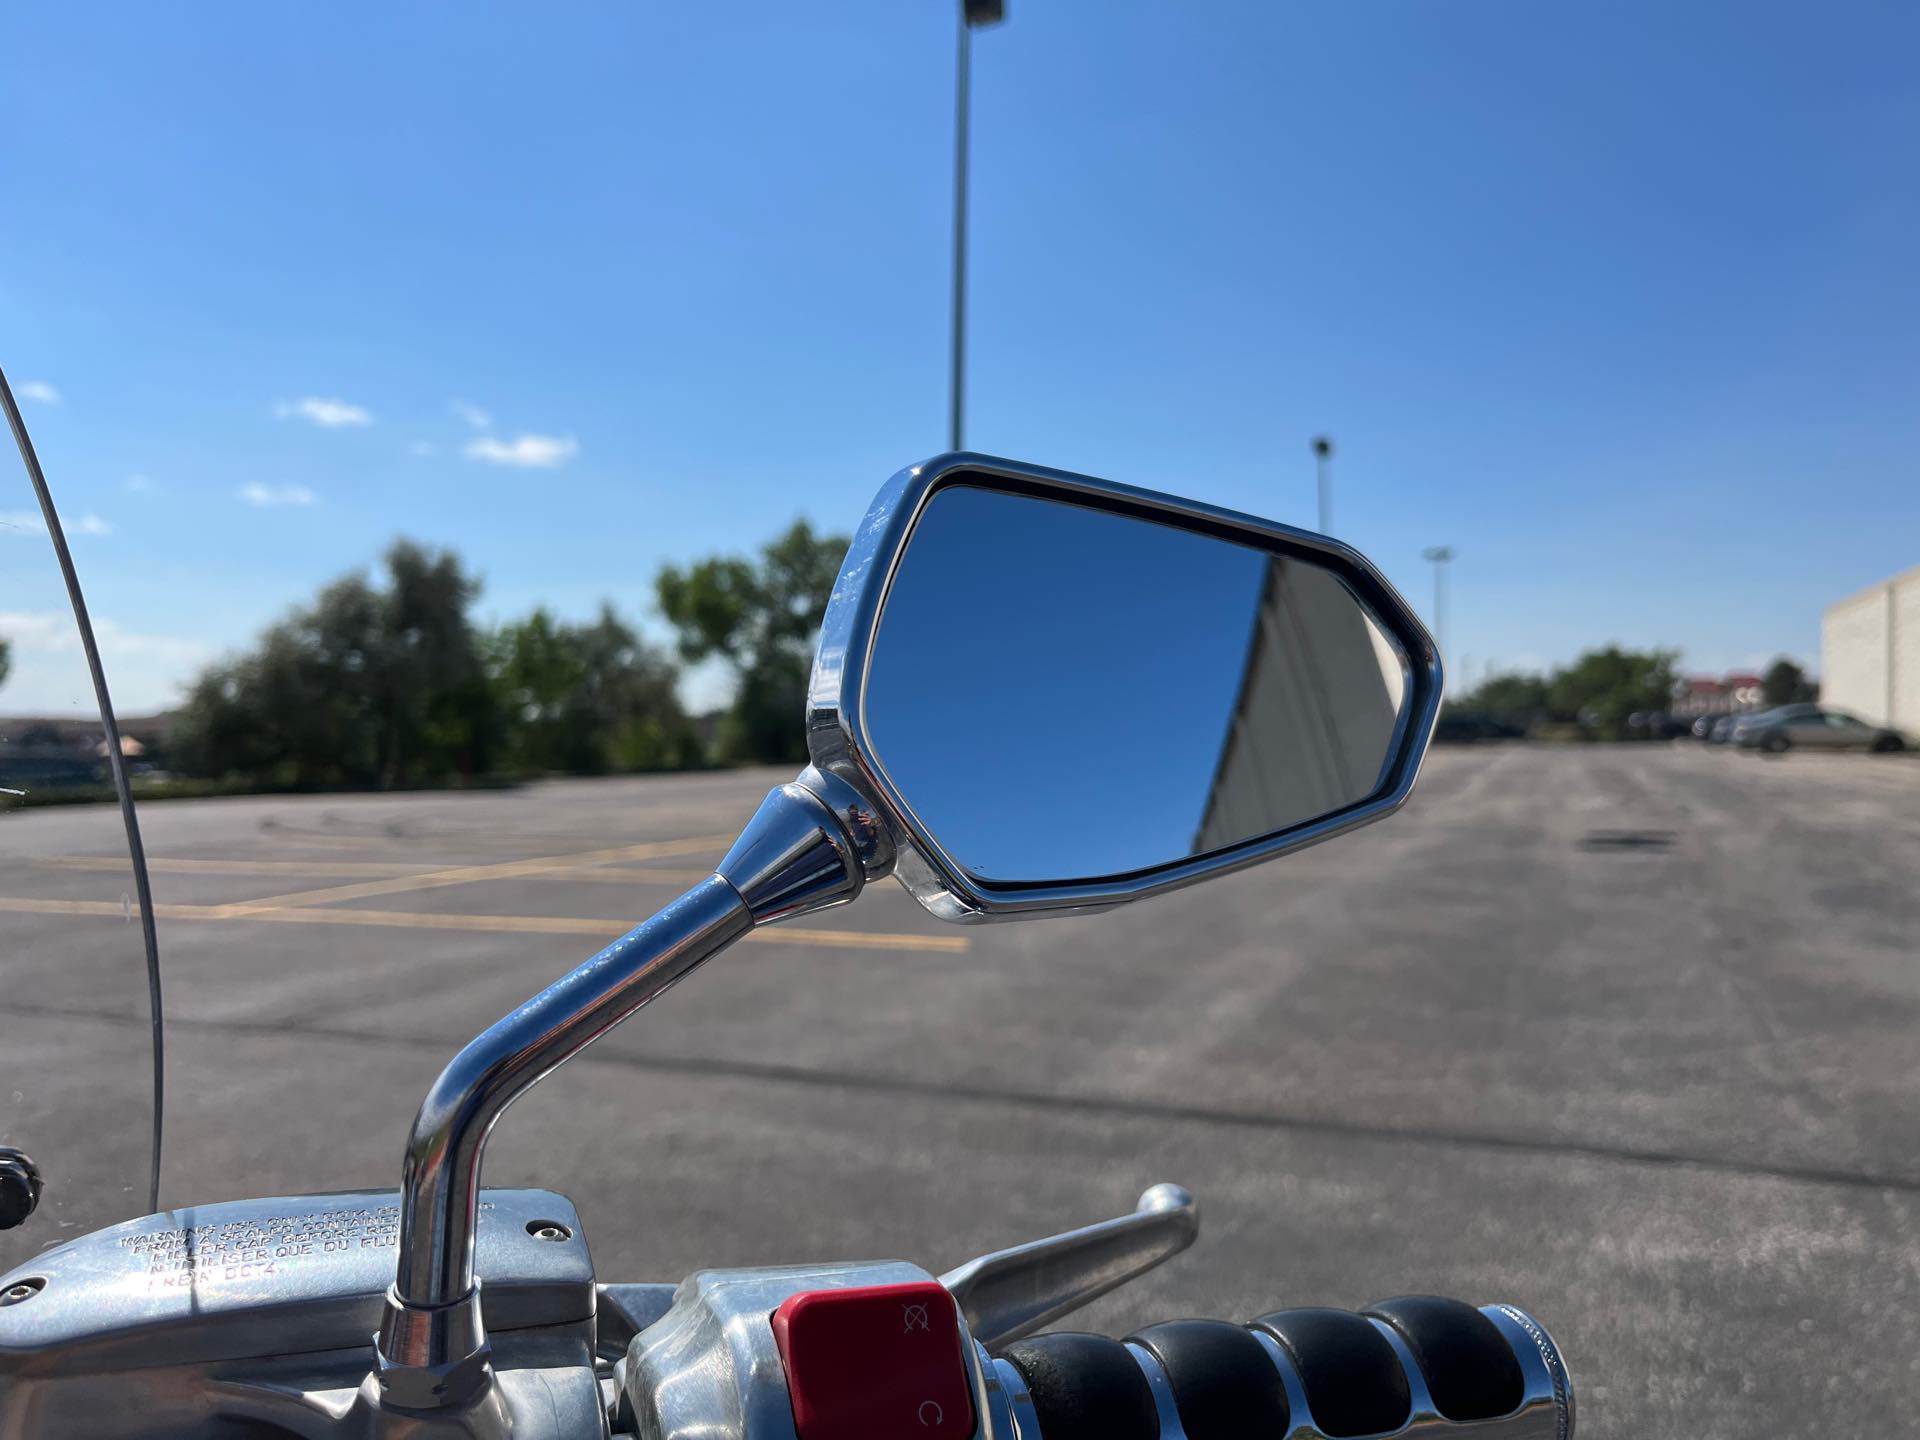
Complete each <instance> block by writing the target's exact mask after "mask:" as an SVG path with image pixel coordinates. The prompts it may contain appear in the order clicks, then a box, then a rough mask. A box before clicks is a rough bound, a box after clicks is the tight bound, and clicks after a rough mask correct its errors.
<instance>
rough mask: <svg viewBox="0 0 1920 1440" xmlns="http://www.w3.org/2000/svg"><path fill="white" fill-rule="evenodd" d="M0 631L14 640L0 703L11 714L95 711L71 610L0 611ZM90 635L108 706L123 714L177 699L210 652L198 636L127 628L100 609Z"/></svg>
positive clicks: (141, 710) (212, 654)
mask: <svg viewBox="0 0 1920 1440" xmlns="http://www.w3.org/2000/svg"><path fill="white" fill-rule="evenodd" d="M0 635H3V636H5V637H6V638H7V640H8V641H9V642H10V643H11V645H12V647H13V667H12V669H11V671H10V672H9V673H8V675H7V681H6V685H5V687H4V688H0V709H4V710H6V711H8V712H9V713H12V714H16V715H17V714H31V713H35V712H38V713H41V714H59V713H63V712H72V711H79V712H80V713H82V714H85V715H92V714H93V713H94V710H93V703H94V702H93V682H92V680H91V679H90V678H89V676H88V674H87V661H86V655H85V652H83V651H82V650H81V648H80V632H79V630H78V629H77V628H76V627H75V625H74V623H73V615H72V614H71V613H70V612H68V611H66V610H11V611H0ZM93 638H94V640H95V641H96V642H97V643H98V644H99V646H100V658H101V662H102V663H103V664H104V665H105V667H106V671H107V680H108V682H109V683H110V684H111V685H112V687H113V704H114V709H116V710H118V711H119V712H120V713H121V715H123V716H125V715H137V714H140V713H141V712H143V711H151V710H156V709H160V708H162V707H164V706H167V705H171V704H173V703H175V702H176V701H177V700H178V699H179V698H180V695H181V692H182V691H183V690H185V688H186V686H187V683H188V682H189V681H191V680H192V679H193V677H194V676H195V675H196V674H198V673H199V671H200V670H201V669H202V667H204V666H205V665H206V664H207V663H208V662H209V661H211V660H212V659H213V658H214V653H213V651H212V650H211V649H210V648H209V647H207V646H206V645H203V644H201V643H200V642H199V641H197V640H188V639H185V638H182V637H180V636H177V635H154V634H147V633H142V632H138V631H133V630H128V629H125V628H124V627H122V626H121V625H119V624H118V623H116V622H115V621H114V620H113V619H111V618H110V617H107V616H103V615H96V616H94V617H93Z"/></svg>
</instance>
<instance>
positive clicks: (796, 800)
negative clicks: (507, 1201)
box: [374, 769, 894, 1413]
mask: <svg viewBox="0 0 1920 1440" xmlns="http://www.w3.org/2000/svg"><path fill="white" fill-rule="evenodd" d="M893 859H894V849H893V842H892V838H891V836H890V834H889V833H888V832H887V830H886V828H885V827H884V826H883V825H882V824H881V823H880V821H879V819H878V817H877V816H876V815H875V813H874V811H873V809H872V807H871V806H869V805H867V804H866V803H865V802H864V801H863V800H861V799H860V797H859V796H858V795H857V794H856V793H855V792H854V791H853V790H852V788H851V787H850V786H848V785H846V784H845V783H844V782H843V781H840V780H838V779H836V778H834V777H832V776H829V775H824V774H822V773H820V772H819V771H817V770H813V769H808V770H806V771H805V772H803V773H802V774H801V776H800V778H799V780H798V781H797V782H795V783H793V784H788V785H782V786H781V787H780V788H779V789H777V790H775V791H773V792H772V793H771V794H770V795H768V796H767V798H766V800H765V801H764V802H763V803H762V804H761V806H760V809H759V810H758V812H756V813H755V815H754V817H753V819H752V820H751V821H749V822H748V824H747V827H746V829H745V830H743V831H742V832H741V834H740V838H739V839H738V840H736V841H735V842H734V845H733V848H732V849H731V850H729V851H728V852H727V855H726V858H725V859H723V860H722V861H721V862H720V865H719V867H718V869H717V870H716V871H715V872H714V874H713V875H712V876H711V877H710V878H709V879H707V880H704V881H702V882H701V883H700V884H698V885H696V886H694V887H693V889H691V890H689V891H687V893H686V894H684V895H682V896H681V897H680V898H679V899H677V900H675V901H674V902H673V903H672V904H670V905H668V906H667V907H666V908H665V909H663V910H661V911H660V912H659V914H657V915H655V916H654V917H653V918H652V919H650V920H648V921H646V922H645V923H644V924H642V925H640V926H638V927H636V928H635V929H633V930H632V931H630V932H628V933H627V934H626V935H624V936H622V937H621V938H620V939H618V940H616V941H614V943H613V944H611V945H609V946H607V948H606V949H604V950H602V951H601V952H600V953H599V954H597V955H595V956H594V957H593V958H592V959H590V960H587V961H586V962H585V963H584V964H582V965H580V966H579V967H578V968H576V969H575V970H574V971H573V972H572V973H570V974H568V975H565V976H563V977H562V978H560V979H559V980H556V981H555V982H554V983H553V984H551V985H549V986H548V987H547V988H546V989H545V990H542V991H541V992H540V993H539V994H538V995H536V996H534V997H533V998H532V999H531V1000H529V1001H527V1003H526V1004H524V1005H522V1006H521V1007H520V1008H519V1009H517V1010H515V1011H514V1012H513V1013H512V1014H510V1015H508V1016H506V1017H505V1018H504V1019H502V1020H501V1021H499V1023H497V1024H495V1025H494V1026H492V1027H491V1028H490V1029H488V1030H487V1031H485V1032H484V1033H483V1034H481V1035H480V1036H479V1037H477V1038H476V1039H474V1040H473V1041H471V1042H470V1043H469V1044H468V1045H467V1046H466V1047H465V1048H464V1049H462V1050H461V1051H460V1053H459V1054H458V1055H456V1056H454V1058H453V1059H452V1060H451V1061H450V1062H449V1063H448V1065H447V1067H446V1069H445V1070H443V1071H441V1073H440V1078H439V1079H438V1080H436V1081H435V1082H434V1084H433V1088H432V1089H431V1090H429V1091H428V1092H427V1097H426V1099H425V1100H424V1101H423V1102H421V1106H420V1112H419V1114H418V1115H417V1116H416V1117H415V1119H414V1122H413V1133H412V1135H411V1137H410V1138H409V1140H408V1143H407V1152H406V1161H405V1164H404V1167H403V1169H402V1175H401V1182H400V1239H399V1263H398V1265H397V1267H396V1271H395V1275H394V1283H393V1288H392V1289H390V1290H389V1291H388V1292H387V1299H386V1306H385V1310H384V1311H383V1313H382V1318H381V1322H380V1330H379V1333H378V1335H377V1336H376V1337H375V1343H374V1350H375V1362H376V1364H375V1373H376V1375H377V1377H378V1389H379V1394H380V1397H381V1404H382V1405H383V1406H391V1407H397V1408H399V1409H402V1410H436V1411H442V1412H446V1411H454V1410H467V1411H473V1410H478V1411H480V1412H482V1413H484V1411H485V1410H486V1408H487V1396H488V1393H489V1391H490V1390H491V1389H492V1388H493V1387H492V1371H491V1369H490V1366H489V1360H488V1354H489V1347H488V1345H487V1337H486V1329H485V1326H484V1325H483V1324H482V1321H481V1313H480V1290H479V1285H478V1283H477V1282H476V1280H475V1276H474V1266H473V1244H474V1229H475V1224H476V1222H477V1219H478V1212H479V1201H480V1160H481V1153H482V1151H483V1149H484V1148H485V1146H486V1142H487V1134H488V1132H489V1131H491V1130H492V1129H493V1126H494V1124H495V1122H496V1121H498V1120H499V1118H500V1116H501V1115H502V1114H503V1113H504V1112H505V1110H506V1108H507V1107H508V1106H509V1105H511V1104H512V1103H513V1102H514V1101H515V1100H517V1099H519V1098H520V1096H522V1095H524V1094H525V1093H526V1092H527V1091H528V1090H530V1089H532V1088H533V1086H534V1085H536V1084H538V1083H539V1082H540V1081H541V1080H542V1079H543V1078H545V1077H546V1076H547V1075H549V1074H551V1073H552V1072H553V1070H554V1069H555V1068H557V1067H558V1066H559V1065H561V1064H562V1063H563V1062H565V1061H566V1060H568V1059H570V1058H572V1057H573V1056H574V1055H577V1054H578V1053H579V1052H580V1051H582V1050H584V1049H585V1048H586V1047H587V1046H588V1045H591V1044H592V1043H593V1042H594V1041H595V1040H597V1039H599V1038H600V1036H602V1035H604V1034H605V1033H606V1032H607V1031H609V1030H611V1029H612V1028H613V1027H614V1026H616V1025H618V1024H619V1023H620V1022H621V1021H622V1020H625V1019H626V1018H627V1017H628V1016H629V1015H631V1014H633V1013H634V1011H636V1010H638V1009H639V1008H640V1007H641V1006H643V1005H645V1004H647V1003H648V1002H649V1001H651V1000H653V999H655V998H657V997H658V996H659V995H661V994H662V993H664V992H665V991H666V990H667V989H668V988H669V987H670V986H672V985H673V984H674V983H675V982H676V981H678V980H680V979H681V978H683V977H684V976H686V975H687V974H689V973H691V972H692V971H693V970H694V969H695V968H696V967H697V966H699V965H700V964H701V963H703V962H704V961H706V960H709V959H711V958H712V957H713V956H715V955H717V954H719V953H720V952H721V951H722V950H724V949H726V948H727V947H728V946H730V945H732V944H733V943H734V942H735V941H736V940H739V939H740V938H741V937H742V936H744V935H746V934H747V933H748V932H749V931H751V930H752V929H754V928H755V927H756V926H758V925H764V924H770V923H773V922H775V921H778V920H785V919H789V918H791V917H793V916H795V915H804V914H808V913H810V912H812V911H815V910H820V909H824V908H825V907H827V906H829V905H839V904H844V903H846V902H847V901H850V900H852V899H853V898H854V897H855V896H856V895H858V894H859V893H860V891H861V889H862V887H863V886H864V885H865V884H866V882H867V881H868V880H869V879H873V878H877V877H878V876H881V875H884V874H886V873H887V872H888V871H889V870H890V869H891V868H892V864H893Z"/></svg>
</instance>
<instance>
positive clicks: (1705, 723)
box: [1693, 715, 1723, 740]
mask: <svg viewBox="0 0 1920 1440" xmlns="http://www.w3.org/2000/svg"><path fill="white" fill-rule="evenodd" d="M1722 718H1723V717H1721V716H1719V715H1702V716H1701V717H1700V718H1699V719H1698V720H1696V721H1694V722H1693V738H1694V739H1696V740H1705V739H1707V738H1709V737H1710V736H1711V735H1712V734H1713V727H1714V726H1715V725H1716V724H1717V723H1718V722H1719V721H1720V720H1721V719H1722Z"/></svg>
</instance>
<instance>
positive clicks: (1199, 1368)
mask: <svg viewBox="0 0 1920 1440" xmlns="http://www.w3.org/2000/svg"><path fill="white" fill-rule="evenodd" d="M1361 1323H1362V1324H1365V1323H1366V1322H1365V1321H1362V1322H1361ZM1127 1338H1128V1339H1130V1340H1132V1341H1133V1343H1134V1344H1136V1345H1138V1346H1140V1347H1141V1349H1143V1350H1145V1351H1146V1352H1147V1353H1148V1354H1149V1355H1151V1356H1153V1358H1154V1359H1156V1360H1158V1361H1159V1362H1160V1368H1161V1369H1162V1370H1164V1371H1166V1373H1167V1388H1168V1389H1170V1390H1171V1391H1173V1404H1174V1408H1175V1409H1176V1410H1178V1411H1179V1412H1180V1428H1181V1429H1182V1430H1184V1431H1186V1432H1187V1440H1249V1437H1256V1436H1257V1437H1269V1436H1280V1435H1285V1434H1286V1433H1287V1430H1288V1428H1289V1422H1290V1420H1291V1416H1290V1415H1289V1413H1288V1408H1287V1384H1286V1381H1284V1380H1282V1379H1281V1378H1280V1372H1279V1371H1278V1370H1276V1369H1274V1368H1273V1360H1272V1358H1271V1357H1270V1356H1268V1354H1267V1352H1266V1348H1265V1347H1264V1346H1262V1345H1261V1343H1260V1342H1259V1341H1258V1340H1256V1339H1254V1338H1253V1336H1252V1334H1251V1333H1250V1332H1248V1331H1247V1330H1244V1329H1242V1328H1241V1327H1240V1326H1238V1325H1229V1324H1228V1323H1227V1322H1226V1321H1224V1320H1168V1321H1166V1322H1164V1323H1162V1324H1159V1325H1149V1326H1148V1327H1147V1328H1146V1329H1144V1330H1142V1331H1141V1332H1140V1333H1139V1334H1137V1335H1130V1336H1128V1337H1127ZM1048 1440H1052V1437H1051V1436H1049V1437H1048Z"/></svg>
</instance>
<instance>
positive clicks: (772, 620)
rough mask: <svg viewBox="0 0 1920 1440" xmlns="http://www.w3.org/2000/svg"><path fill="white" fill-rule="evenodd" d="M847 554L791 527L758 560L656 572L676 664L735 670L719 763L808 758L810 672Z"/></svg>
mask: <svg viewBox="0 0 1920 1440" xmlns="http://www.w3.org/2000/svg"><path fill="white" fill-rule="evenodd" d="M846 553H847V538H846V537H845V536H844V535H815V534H814V533H813V529H812V527H811V526H809V525H808V524H807V522H806V521H804V520H797V521H795V522H794V524H793V525H792V527H791V528H789V529H788V530H787V531H786V532H785V533H784V534H782V535H779V536H777V537H776V538H775V539H774V540H772V541H771V542H770V543H769V544H768V545H767V546H766V547H765V548H764V549H763V550H762V551H761V552H760V557H759V559H758V560H747V559H743V558H741V557H739V556H734V555H716V556H712V557H709V558H708V559H705V560H698V561H695V562H694V563H693V564H691V565H689V566H687V567H686V568H685V569H684V570H683V569H681V568H680V567H678V566H676V565H667V566H664V567H662V569H661V571H660V574H659V577H658V579H657V580H656V581H655V592H656V594H657V596H658V598H659V602H660V611H661V613H662V614H663V615H665V616H666V617H667V619H668V620H669V621H670V622H671V623H672V625H673V627H674V629H675V630H676V631H678V632H679V643H680V655H681V657H682V658H683V659H685V660H688V661H693V662H697V661H701V660H706V659H709V658H712V657H718V658H720V659H722V660H724V661H726V662H727V664H728V665H729V666H730V667H731V668H732V670H733V672H734V678H735V681H736V686H735V691H734V699H733V704H732V706H731V708H730V709H729V710H728V712H727V714H726V717H725V719H724V720H723V722H722V724H721V727H720V733H719V737H718V742H717V746H716V748H717V750H718V752H719V757H720V758H721V759H723V760H736V761H737V760H769V761H787V762H792V761H799V760H804V759H805V758H806V737H805V735H804V734H803V733H802V725H801V721H802V719H803V717H804V715H805V713H806V693H807V671H808V667H809V664H810V661H811V656H812V650H813V644H814V638H815V636H816V635H817V634H818V633H819V630H820V620H821V617H822V616H824V615H825V614H826V609H827V600H828V597H829V596H831V595H832V593H833V581H834V577H835V576H836V575H838V574H839V571H840V562H841V560H842V559H844V558H845V556H846Z"/></svg>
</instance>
